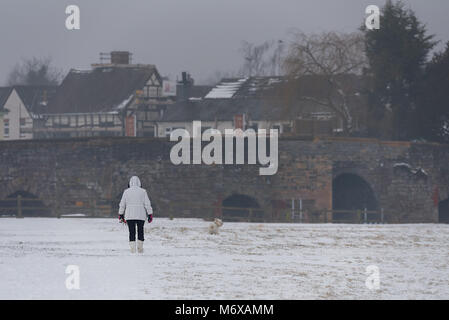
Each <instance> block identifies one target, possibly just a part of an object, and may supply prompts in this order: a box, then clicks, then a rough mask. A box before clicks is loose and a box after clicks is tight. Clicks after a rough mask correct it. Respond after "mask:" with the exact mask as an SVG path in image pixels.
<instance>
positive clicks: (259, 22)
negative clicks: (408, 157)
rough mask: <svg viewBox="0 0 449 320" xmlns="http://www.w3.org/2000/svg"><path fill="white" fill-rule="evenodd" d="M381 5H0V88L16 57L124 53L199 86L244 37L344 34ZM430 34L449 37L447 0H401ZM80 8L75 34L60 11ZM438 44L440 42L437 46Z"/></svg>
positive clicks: (20, 0) (146, 0)
mask: <svg viewBox="0 0 449 320" xmlns="http://www.w3.org/2000/svg"><path fill="white" fill-rule="evenodd" d="M384 2H385V0H367V1H366V0H338V1H336V0H39V1H36V0H0V39H1V46H0V55H1V59H0V84H4V82H5V80H6V78H7V74H8V73H9V71H10V70H11V68H12V67H13V66H14V65H15V64H16V63H17V62H18V61H20V59H21V58H29V57H33V56H36V57H46V56H51V57H52V59H53V62H54V64H55V66H57V67H59V68H62V69H63V70H64V71H65V72H66V71H68V70H69V69H70V68H81V69H88V68H90V64H91V63H96V62H99V52H108V51H111V50H129V51H131V52H133V53H134V59H133V61H134V62H139V63H151V64H155V65H156V66H157V68H158V69H159V71H160V73H161V74H162V75H169V76H171V78H172V79H175V78H176V75H178V74H179V73H180V72H181V71H183V70H187V71H189V72H190V73H191V74H192V76H193V77H194V78H195V79H196V80H197V82H202V81H204V80H205V79H207V78H208V77H209V76H210V75H212V74H213V73H214V72H215V71H227V70H231V71H232V70H236V69H238V68H239V66H240V65H241V57H240V52H239V48H240V46H241V42H242V41H243V40H247V41H249V42H254V43H260V42H263V41H265V40H276V39H287V38H288V32H289V30H291V29H292V28H297V29H301V30H303V31H305V32H320V31H325V30H336V31H344V32H350V31H354V30H356V29H357V28H358V27H359V26H360V25H361V23H362V22H363V21H364V17H365V14H364V10H365V7H366V6H367V5H369V4H377V5H379V6H382V5H383V4H384ZM404 2H405V3H406V4H407V5H408V6H410V7H411V8H412V9H413V10H414V11H415V12H416V14H417V16H418V17H419V18H420V20H421V21H423V22H424V23H426V24H427V26H428V30H429V31H430V33H433V34H435V35H436V38H437V39H439V40H442V42H443V43H444V42H446V41H448V40H449V27H448V25H447V21H448V15H449V1H448V0H427V1H423V0H406V1H404ZM71 4H76V5H78V6H79V7H80V10H81V30H75V31H68V30H67V29H66V28H65V20H66V17H67V15H66V14H65V8H66V6H68V5H71ZM442 47H443V45H442V44H441V45H440V48H442Z"/></svg>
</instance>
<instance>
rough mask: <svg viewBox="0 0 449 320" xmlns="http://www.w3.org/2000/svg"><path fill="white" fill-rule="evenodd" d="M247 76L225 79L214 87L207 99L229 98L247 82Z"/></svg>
mask: <svg viewBox="0 0 449 320" xmlns="http://www.w3.org/2000/svg"><path fill="white" fill-rule="evenodd" d="M246 80H247V78H243V79H239V80H237V81H229V80H223V81H222V82H220V83H219V84H218V85H217V86H216V87H214V88H213V89H212V90H211V91H210V92H209V93H208V94H207V95H206V96H205V98H206V99H229V98H232V97H233V96H234V94H235V93H236V92H237V90H238V89H240V87H241V86H242V84H243V83H245V82H246Z"/></svg>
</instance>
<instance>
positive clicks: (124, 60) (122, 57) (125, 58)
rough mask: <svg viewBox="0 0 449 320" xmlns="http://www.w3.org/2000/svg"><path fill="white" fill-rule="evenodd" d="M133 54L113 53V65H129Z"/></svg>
mask: <svg viewBox="0 0 449 320" xmlns="http://www.w3.org/2000/svg"><path fill="white" fill-rule="evenodd" d="M130 58H131V53H130V52H129V51H111V63H112V64H129V63H130Z"/></svg>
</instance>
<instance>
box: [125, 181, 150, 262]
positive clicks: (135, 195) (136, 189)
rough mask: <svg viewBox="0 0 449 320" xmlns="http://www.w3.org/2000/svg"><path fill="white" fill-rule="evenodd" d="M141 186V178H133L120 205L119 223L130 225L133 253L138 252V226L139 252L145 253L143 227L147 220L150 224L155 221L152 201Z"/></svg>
mask: <svg viewBox="0 0 449 320" xmlns="http://www.w3.org/2000/svg"><path fill="white" fill-rule="evenodd" d="M140 186H141V184H140V179H139V177H137V176H133V177H131V179H130V180H129V188H128V189H126V190H125V191H124V192H123V196H122V200H120V205H119V213H118V214H119V222H123V223H126V224H128V228H129V246H130V248H131V253H135V252H136V226H137V251H138V252H139V253H143V241H144V236H143V226H144V224H145V219H148V223H151V221H153V208H152V207H151V202H150V199H149V198H148V194H147V191H146V190H145V189H142V188H141V187H140Z"/></svg>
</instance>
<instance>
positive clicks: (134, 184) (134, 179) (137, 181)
mask: <svg viewBox="0 0 449 320" xmlns="http://www.w3.org/2000/svg"><path fill="white" fill-rule="evenodd" d="M129 186H130V187H140V186H141V184H140V179H139V177H137V176H133V177H131V179H130V180H129Z"/></svg>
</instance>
